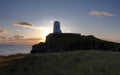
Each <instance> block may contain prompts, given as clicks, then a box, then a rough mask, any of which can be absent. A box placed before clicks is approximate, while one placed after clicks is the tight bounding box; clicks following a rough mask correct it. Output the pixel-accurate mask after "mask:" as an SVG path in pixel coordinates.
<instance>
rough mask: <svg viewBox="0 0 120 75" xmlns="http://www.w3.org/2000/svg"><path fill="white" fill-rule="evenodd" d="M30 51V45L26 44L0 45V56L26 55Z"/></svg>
mask: <svg viewBox="0 0 120 75" xmlns="http://www.w3.org/2000/svg"><path fill="white" fill-rule="evenodd" d="M31 49H32V45H28V44H27V45H26V44H15V45H11V44H0V55H2V56H8V55H15V54H28V53H30V51H31Z"/></svg>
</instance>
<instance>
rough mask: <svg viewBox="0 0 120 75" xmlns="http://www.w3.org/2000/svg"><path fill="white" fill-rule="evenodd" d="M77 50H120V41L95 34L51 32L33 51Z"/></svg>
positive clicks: (34, 46)
mask: <svg viewBox="0 0 120 75" xmlns="http://www.w3.org/2000/svg"><path fill="white" fill-rule="evenodd" d="M75 50H103V51H120V43H115V42H110V41H105V40H101V39H98V38H96V37H94V36H93V35H88V36H84V35H81V34H75V33H74V34H73V33H61V34H55V33H51V34H49V35H48V36H46V42H45V43H39V44H36V45H33V47H32V50H31V53H46V52H63V51H75Z"/></svg>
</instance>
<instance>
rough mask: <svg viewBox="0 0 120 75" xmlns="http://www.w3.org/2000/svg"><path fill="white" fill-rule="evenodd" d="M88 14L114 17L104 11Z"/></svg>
mask: <svg viewBox="0 0 120 75" xmlns="http://www.w3.org/2000/svg"><path fill="white" fill-rule="evenodd" d="M89 14H91V15H95V16H114V14H112V13H110V12H105V11H90V12H89Z"/></svg>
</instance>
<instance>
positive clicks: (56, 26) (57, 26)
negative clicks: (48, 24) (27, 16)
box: [53, 21, 62, 33]
mask: <svg viewBox="0 0 120 75" xmlns="http://www.w3.org/2000/svg"><path fill="white" fill-rule="evenodd" d="M53 33H62V31H61V29H60V22H59V21H55V22H54V27H53Z"/></svg>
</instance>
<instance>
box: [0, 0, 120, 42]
mask: <svg viewBox="0 0 120 75" xmlns="http://www.w3.org/2000/svg"><path fill="white" fill-rule="evenodd" d="M118 7H120V1H118V0H114V1H113V0H93V1H89V0H20V1H19V0H11V1H7V0H1V1H0V9H1V12H0V16H1V17H0V44H37V43H39V42H44V41H45V37H46V36H47V35H48V34H49V33H53V23H54V21H60V25H61V30H62V32H63V33H79V34H81V35H94V36H95V37H97V38H100V39H103V40H107V41H112V42H117V43H120V22H119V19H120V14H119V13H120V10H119V9H118Z"/></svg>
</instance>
